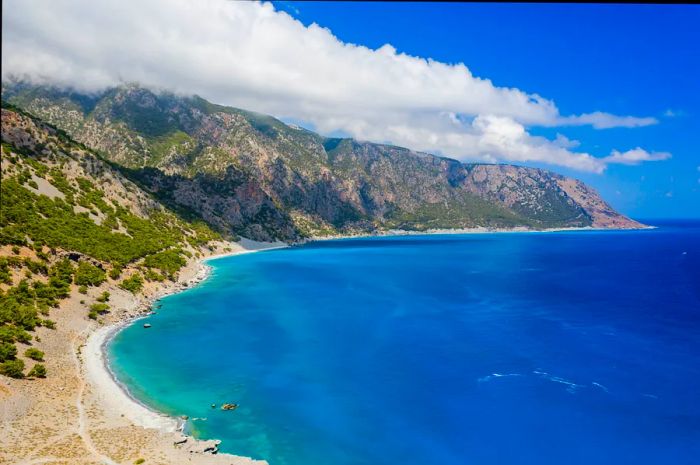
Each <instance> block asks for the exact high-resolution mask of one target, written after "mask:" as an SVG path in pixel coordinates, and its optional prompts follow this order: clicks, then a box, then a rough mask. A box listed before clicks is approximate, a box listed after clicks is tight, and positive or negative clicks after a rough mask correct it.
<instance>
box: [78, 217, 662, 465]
mask: <svg viewBox="0 0 700 465" xmlns="http://www.w3.org/2000/svg"><path fill="white" fill-rule="evenodd" d="M656 228H657V227H656V226H645V227H642V228H634V229H626V228H619V229H615V228H594V227H581V228H551V229H544V230H533V229H527V228H510V229H507V228H497V229H488V228H465V229H436V230H427V231H408V230H389V231H381V232H375V233H371V234H369V233H368V234H357V235H352V234H348V235H337V236H326V237H311V238H308V239H306V240H303V241H301V242H300V243H299V244H306V243H310V242H315V241H328V240H338V239H353V238H368V237H387V236H409V235H439V234H454V235H458V234H494V233H498V234H501V233H543V232H566V231H584V232H586V231H636V230H648V229H656ZM232 244H235V245H236V246H239V247H242V250H234V251H228V252H223V253H218V254H213V255H209V256H206V257H201V258H198V259H195V260H193V262H191V265H194V266H196V272H195V274H194V276H191V277H189V278H184V279H182V280H178V281H177V282H174V283H169V284H168V285H167V286H165V287H163V288H162V289H160V290H159V291H158V292H156V293H155V294H153V295H152V296H148V297H138V298H137V299H136V301H135V302H133V305H132V308H130V309H127V315H126V316H123V317H121V318H119V319H118V320H117V321H115V322H112V323H108V324H105V325H103V326H97V327H94V328H92V330H90V332H89V335H88V338H87V340H86V342H85V344H84V346H83V348H82V350H81V351H80V353H81V354H82V355H83V357H82V358H83V362H82V364H83V369H84V371H85V374H86V377H87V379H88V380H89V382H90V384H91V385H92V386H94V387H95V388H96V391H97V397H98V398H99V399H100V400H101V401H102V402H103V404H104V405H106V406H108V408H109V409H110V411H112V412H113V413H116V414H121V416H123V417H124V418H126V419H127V420H128V421H129V422H130V423H132V424H133V425H136V426H139V427H143V428H148V429H156V430H158V431H160V432H162V433H165V434H172V435H173V437H174V439H175V440H174V444H184V443H185V442H187V441H188V440H191V441H192V442H193V443H194V445H195V446H196V445H197V444H204V445H205V446H204V447H200V448H199V450H197V452H205V453H211V454H216V455H217V456H219V457H229V458H230V459H245V458H244V457H240V456H236V455H232V454H226V453H217V452H218V450H217V449H216V446H217V445H218V444H219V441H218V440H200V439H196V438H194V437H192V436H190V435H187V434H186V433H185V432H184V431H185V426H186V420H183V419H182V418H177V417H173V416H170V415H168V414H165V413H162V412H159V411H157V410H155V409H153V408H150V407H148V406H147V405H145V404H144V403H143V402H141V401H140V400H139V399H138V398H137V397H136V396H134V395H133V394H132V393H131V392H130V391H129V388H128V387H127V386H126V385H124V384H123V383H122V382H121V381H119V379H118V378H117V376H116V375H115V373H114V371H113V370H112V368H111V367H110V359H109V354H108V352H107V346H108V344H109V343H110V341H111V340H112V339H113V338H114V337H116V335H117V334H118V333H119V331H121V330H122V329H124V328H126V327H128V326H130V325H132V324H135V323H136V322H137V321H138V320H141V319H143V318H145V317H146V316H148V315H149V314H150V312H151V311H152V307H153V305H154V304H155V303H156V302H158V301H159V300H160V299H162V298H164V297H167V296H169V295H173V294H176V293H179V292H183V291H185V290H187V289H191V288H193V287H195V286H197V285H199V284H201V283H202V282H204V281H205V280H206V279H207V278H209V277H210V275H211V272H212V267H211V265H209V264H208V262H210V261H212V260H216V259H220V258H225V257H230V256H236V255H243V254H248V253H254V252H259V251H264V250H276V249H281V248H287V247H290V246H291V245H295V244H286V243H282V242H275V243H261V242H256V241H251V240H247V239H242V240H241V241H240V242H237V243H232ZM212 443H213V444H214V447H213V448H211V447H207V445H211V444H212ZM190 445H192V443H190ZM174 447H175V446H174ZM250 460H253V459H250ZM256 462H257V461H256ZM258 463H266V462H258Z"/></svg>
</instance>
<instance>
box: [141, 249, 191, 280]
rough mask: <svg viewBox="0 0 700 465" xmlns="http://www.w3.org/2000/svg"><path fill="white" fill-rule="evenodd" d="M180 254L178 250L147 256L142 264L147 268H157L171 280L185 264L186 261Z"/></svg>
mask: <svg viewBox="0 0 700 465" xmlns="http://www.w3.org/2000/svg"><path fill="white" fill-rule="evenodd" d="M181 254H182V251H181V250H180V249H172V250H165V251H163V252H159V253H156V254H153V255H149V256H148V257H146V259H145V260H144V261H143V264H144V266H147V267H149V268H157V269H159V270H160V271H162V272H163V273H165V274H166V275H167V276H168V277H170V278H172V277H173V276H174V275H175V273H177V272H178V271H180V268H182V267H183V266H185V264H186V263H187V260H185V258H184V257H182V255H181Z"/></svg>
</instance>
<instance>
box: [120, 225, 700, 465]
mask: <svg viewBox="0 0 700 465" xmlns="http://www.w3.org/2000/svg"><path fill="white" fill-rule="evenodd" d="M656 224H659V225H660V228H659V229H655V230H642V231H625V232H622V231H606V232H602V231H601V232H560V233H527V234H468V235H435V236H401V237H381V238H366V239H345V240H335V241H323V242H314V243H310V244H306V245H303V246H299V247H292V248H288V249H282V250H275V251H269V252H261V253H256V254H250V255H244V256H237V257H228V258H221V259H217V260H213V261H210V262H209V263H210V264H211V265H212V266H213V273H212V276H211V277H210V278H209V279H208V280H207V281H205V282H204V283H202V284H201V285H199V286H197V287H196V288H193V289H190V290H188V291H186V292H182V293H180V294H176V295H172V296H169V297H167V298H164V299H162V300H161V301H160V304H159V305H160V307H159V308H158V309H157V314H156V315H153V316H151V317H149V318H147V319H146V320H140V321H139V322H138V323H137V324H134V325H132V326H130V327H128V328H126V329H124V330H123V331H121V332H120V333H119V334H118V335H117V336H116V337H115V338H114V339H113V341H112V343H111V344H110V346H109V347H108V353H109V356H110V359H111V363H112V368H113V369H114V371H115V373H116V375H117V377H118V378H119V379H120V380H121V381H122V382H123V383H124V384H125V385H126V386H128V388H129V390H130V391H131V392H132V394H133V395H134V396H135V397H137V398H138V399H139V400H141V401H142V402H144V403H145V404H147V405H149V406H151V407H153V408H155V409H157V410H161V411H163V412H166V413H168V414H171V415H178V416H179V415H187V416H189V418H190V421H189V425H188V427H189V428H190V431H192V432H193V433H194V434H195V435H197V436H198V437H202V438H218V439H221V440H222V441H223V443H222V445H221V448H220V449H221V450H222V451H224V452H230V453H234V454H238V455H246V456H251V457H255V458H263V459H266V460H268V461H269V462H270V464H271V465H308V464H330V465H360V464H372V465H375V464H380V463H387V464H402V463H416V464H418V463H420V464H437V463H440V464H474V465H482V464H527V465H535V464H537V465H539V464H597V465H600V464H625V463H634V464H675V465H680V464H696V463H698V462H697V460H698V457H700V394H699V393H700V363H699V361H700V223H699V222H680V221H678V222H673V223H671V222H665V223H658V222H657V223H656ZM145 322H148V323H151V324H152V327H151V328H150V329H148V330H146V329H144V328H143V327H142V323H145ZM224 402H235V403H238V404H240V407H239V408H238V409H237V410H235V411H222V410H220V409H219V406H220V405H221V404H222V403H224ZM211 404H216V405H217V408H215V409H212V408H211V407H210V406H211Z"/></svg>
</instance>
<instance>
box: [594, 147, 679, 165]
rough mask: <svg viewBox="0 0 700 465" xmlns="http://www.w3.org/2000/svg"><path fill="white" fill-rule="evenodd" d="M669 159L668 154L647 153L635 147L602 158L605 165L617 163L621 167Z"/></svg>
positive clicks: (615, 151)
mask: <svg viewBox="0 0 700 465" xmlns="http://www.w3.org/2000/svg"><path fill="white" fill-rule="evenodd" d="M669 158H671V154H670V153H668V152H647V151H646V150H644V149H641V148H639V147H637V148H636V149H632V150H628V151H627V152H624V153H621V152H618V151H617V150H613V151H612V153H611V154H610V155H609V156H607V157H605V158H603V159H602V160H603V162H605V163H619V164H622V165H638V164H640V163H642V162H645V161H662V160H668V159H669Z"/></svg>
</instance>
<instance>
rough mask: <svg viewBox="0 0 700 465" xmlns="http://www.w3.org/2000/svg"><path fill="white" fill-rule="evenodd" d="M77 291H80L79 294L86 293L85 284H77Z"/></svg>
mask: <svg viewBox="0 0 700 465" xmlns="http://www.w3.org/2000/svg"><path fill="white" fill-rule="evenodd" d="M78 292H80V293H81V294H87V286H85V285H83V286H79V287H78Z"/></svg>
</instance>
